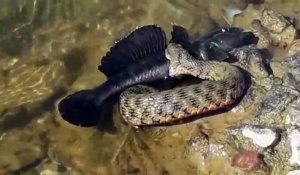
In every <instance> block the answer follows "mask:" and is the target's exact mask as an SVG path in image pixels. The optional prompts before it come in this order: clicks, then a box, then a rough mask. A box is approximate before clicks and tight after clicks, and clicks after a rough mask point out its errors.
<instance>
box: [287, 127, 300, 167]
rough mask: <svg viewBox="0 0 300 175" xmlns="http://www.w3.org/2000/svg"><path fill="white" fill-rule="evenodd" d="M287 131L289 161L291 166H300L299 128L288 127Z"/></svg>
mask: <svg viewBox="0 0 300 175" xmlns="http://www.w3.org/2000/svg"><path fill="white" fill-rule="evenodd" d="M287 132H288V140H289V143H290V149H291V157H290V159H289V162H290V164H291V165H293V166H300V140H299V138H300V129H299V128H290V129H288V131H287Z"/></svg>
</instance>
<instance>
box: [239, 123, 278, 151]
mask: <svg viewBox="0 0 300 175" xmlns="http://www.w3.org/2000/svg"><path fill="white" fill-rule="evenodd" d="M241 131H242V135H243V136H244V137H247V138H250V139H251V140H252V142H253V143H254V144H255V145H257V146H259V147H263V148H267V147H269V146H271V145H273V144H274V143H275V142H276V141H277V139H278V134H277V133H276V130H275V129H272V128H267V127H263V126H255V125H253V126H250V125H245V126H244V127H242V129H241Z"/></svg>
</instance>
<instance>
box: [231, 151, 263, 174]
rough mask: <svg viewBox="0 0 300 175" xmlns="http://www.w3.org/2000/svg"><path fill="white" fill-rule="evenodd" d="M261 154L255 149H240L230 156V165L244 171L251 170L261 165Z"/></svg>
mask: <svg viewBox="0 0 300 175" xmlns="http://www.w3.org/2000/svg"><path fill="white" fill-rule="evenodd" d="M263 164H264V163H263V159H262V156H261V155H260V154H259V153H258V152H256V151H241V152H239V153H237V154H235V155H233V156H232V158H231V166H233V167H237V168H239V169H241V170H244V171H253V170H257V169H260V168H262V167H263Z"/></svg>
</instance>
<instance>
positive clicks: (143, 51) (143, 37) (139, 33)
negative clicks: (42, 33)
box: [98, 25, 167, 78]
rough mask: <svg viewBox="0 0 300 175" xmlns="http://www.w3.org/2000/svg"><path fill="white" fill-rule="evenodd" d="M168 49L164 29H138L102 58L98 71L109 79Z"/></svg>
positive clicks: (147, 27) (150, 27)
mask: <svg viewBox="0 0 300 175" xmlns="http://www.w3.org/2000/svg"><path fill="white" fill-rule="evenodd" d="M166 47H167V38H166V34H165V32H164V31H163V30H162V28H160V27H158V26H156V25H146V26H143V27H140V28H137V29H136V30H134V31H133V32H131V33H130V34H129V35H128V36H127V37H125V38H123V39H121V40H120V41H118V42H117V43H116V44H115V45H114V46H113V47H111V48H110V50H109V51H108V52H107V53H106V55H105V56H104V57H102V60H101V65H99V66H98V69H99V70H100V71H101V72H103V73H104V74H105V75H106V77H107V78H109V77H111V76H113V75H115V74H117V73H119V72H121V71H124V68H126V67H127V66H128V65H130V64H133V63H136V62H137V61H138V60H141V59H145V58H146V57H148V56H151V55H154V54H156V53H159V52H162V51H164V50H165V49H166Z"/></svg>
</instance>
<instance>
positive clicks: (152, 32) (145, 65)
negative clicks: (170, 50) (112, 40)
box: [58, 24, 254, 127]
mask: <svg viewBox="0 0 300 175" xmlns="http://www.w3.org/2000/svg"><path fill="white" fill-rule="evenodd" d="M235 31H238V33H237V34H236V35H234V34H231V32H235ZM240 31H241V29H239V30H237V29H236V30H235V29H222V30H218V31H216V32H212V33H211V34H209V35H207V36H204V37H202V38H199V39H197V40H195V41H194V42H191V40H190V38H189V35H188V32H187V30H186V29H185V28H184V27H182V26H179V25H175V24H174V25H173V30H172V32H171V40H170V41H169V42H168V41H167V38H166V34H165V32H164V31H163V29H162V28H161V27H159V26H157V25H145V26H142V27H140V28H137V29H136V30H134V31H133V32H131V33H130V34H129V35H127V36H126V37H124V38H123V39H121V40H119V41H118V42H116V44H115V45H114V46H112V47H111V48H110V50H109V51H108V52H107V53H106V55H105V56H103V57H102V59H101V64H100V65H99V66H98V70H99V71H100V72H102V73H104V74H105V76H106V77H107V80H106V81H105V82H103V83H102V84H100V85H98V86H96V87H94V88H91V89H85V90H81V91H78V92H75V93H73V94H70V95H68V96H66V97H65V98H63V99H62V100H61V101H60V102H59V103H58V111H59V113H60V115H61V117H62V118H63V119H64V120H66V121H67V122H69V123H71V124H73V125H77V126H82V127H91V126H96V125H97V123H98V122H99V121H100V120H101V111H102V110H103V105H104V104H105V102H106V100H108V99H109V98H110V97H112V96H114V95H116V94H118V93H120V92H122V91H124V90H125V89H127V88H129V87H131V86H134V85H137V84H146V85H152V86H154V84H163V83H164V82H166V81H170V82H171V83H170V84H173V83H172V82H173V80H174V78H172V77H170V76H169V66H170V61H169V60H168V59H167V58H166V56H165V49H166V48H167V45H168V43H175V44H180V45H181V46H182V47H183V48H184V49H186V50H187V51H188V52H189V53H190V54H191V55H192V56H195V58H198V59H203V58H204V59H210V57H211V58H215V57H214V56H216V58H217V59H221V60H224V59H226V58H228V54H227V53H226V51H227V50H228V48H230V45H233V46H232V47H236V46H238V45H242V44H243V43H244V40H243V41H240V39H243V38H244V37H235V38H236V39H237V41H235V40H234V39H231V38H230V37H226V33H228V34H229V35H230V36H240V35H243V32H240ZM224 35H225V36H224ZM247 35H248V34H247ZM253 36H254V35H253ZM235 43H238V44H235ZM218 47H220V48H224V49H227V50H226V51H222V50H221V49H218ZM174 82H176V81H175V80H174ZM174 84H176V83H174ZM171 86H173V85H171ZM171 86H170V87H171Z"/></svg>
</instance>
